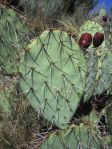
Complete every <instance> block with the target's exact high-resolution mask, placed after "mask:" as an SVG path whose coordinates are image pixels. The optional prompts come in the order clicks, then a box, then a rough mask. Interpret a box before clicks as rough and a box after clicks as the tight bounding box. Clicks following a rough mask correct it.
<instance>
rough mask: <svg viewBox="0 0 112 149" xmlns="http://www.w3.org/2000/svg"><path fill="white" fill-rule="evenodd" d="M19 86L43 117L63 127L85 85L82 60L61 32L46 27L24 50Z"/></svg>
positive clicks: (71, 114)
mask: <svg viewBox="0 0 112 149" xmlns="http://www.w3.org/2000/svg"><path fill="white" fill-rule="evenodd" d="M20 72H21V73H22V76H21V79H20V85H21V88H22V90H23V92H24V93H26V96H27V97H28V99H29V102H30V103H31V105H32V106H33V107H34V109H36V110H37V111H38V112H39V113H40V114H41V115H43V117H44V118H45V119H47V120H48V121H50V122H52V123H54V124H55V125H57V126H58V127H60V128H65V127H67V124H68V123H69V121H70V119H71V117H72V116H73V114H74V113H75V111H76V109H77V106H78V103H79V102H80V100H81V96H82V94H83V91H84V88H85V78H86V73H87V66H86V60H85V57H84V55H83V53H82V52H81V50H80V48H79V46H78V45H77V43H76V42H75V41H74V39H73V38H72V37H71V36H70V35H68V34H67V33H66V32H64V31H60V30H52V31H50V30H47V31H44V32H43V33H42V34H41V35H40V36H39V37H38V38H36V39H34V40H33V41H32V43H31V44H30V45H28V50H27V51H26V53H25V58H24V62H23V64H21V67H20Z"/></svg>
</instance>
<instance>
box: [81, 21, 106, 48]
mask: <svg viewBox="0 0 112 149" xmlns="http://www.w3.org/2000/svg"><path fill="white" fill-rule="evenodd" d="M86 32H87V33H90V34H91V35H92V36H93V37H94V35H95V33H96V32H101V33H104V30H103V28H102V27H101V26H100V25H99V24H98V23H96V22H93V21H85V22H84V24H83V25H82V26H81V27H80V30H79V38H80V36H81V35H82V34H83V33H86ZM104 47H105V41H103V43H102V44H101V46H100V48H104ZM91 48H93V44H91V45H90V47H89V49H91Z"/></svg>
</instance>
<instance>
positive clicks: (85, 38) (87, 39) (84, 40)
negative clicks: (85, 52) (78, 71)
mask: <svg viewBox="0 0 112 149" xmlns="http://www.w3.org/2000/svg"><path fill="white" fill-rule="evenodd" d="M91 43H92V35H91V34H90V33H84V34H82V35H81V37H80V40H79V46H80V47H81V48H82V49H87V48H88V47H89V46H90V45H91Z"/></svg>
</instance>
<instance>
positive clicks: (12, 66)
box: [0, 5, 28, 74]
mask: <svg viewBox="0 0 112 149" xmlns="http://www.w3.org/2000/svg"><path fill="white" fill-rule="evenodd" d="M27 34H28V30H27V27H26V26H25V24H24V23H23V22H22V21H21V20H20V18H19V17H18V15H17V14H16V13H15V11H14V10H12V9H10V8H7V7H5V6H2V5H0V67H1V68H2V71H3V72H5V73H6V74H11V73H15V72H17V71H18V69H17V67H18V66H19V63H20V61H21V60H22V56H23V54H24V52H23V51H24V50H23V47H25V43H26V41H25V38H26V36H27Z"/></svg>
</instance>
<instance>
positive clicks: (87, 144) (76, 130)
mask: <svg viewBox="0 0 112 149" xmlns="http://www.w3.org/2000/svg"><path fill="white" fill-rule="evenodd" d="M57 148H59V149H74V148H76V149H78V148H81V149H87V148H88V149H89V148H91V149H105V144H104V142H103V139H102V138H101V137H100V136H99V135H98V133H97V130H96V128H93V127H92V126H89V125H86V124H85V125H84V124H81V125H80V126H75V125H72V126H70V127H69V128H68V129H65V130H58V131H56V132H53V133H51V134H49V135H48V138H47V139H45V140H44V142H43V143H42V145H41V146H40V149H57Z"/></svg>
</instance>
